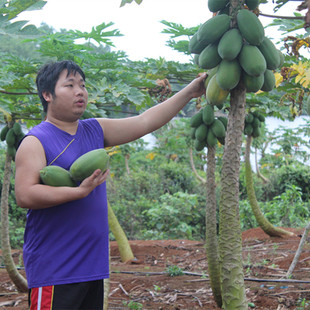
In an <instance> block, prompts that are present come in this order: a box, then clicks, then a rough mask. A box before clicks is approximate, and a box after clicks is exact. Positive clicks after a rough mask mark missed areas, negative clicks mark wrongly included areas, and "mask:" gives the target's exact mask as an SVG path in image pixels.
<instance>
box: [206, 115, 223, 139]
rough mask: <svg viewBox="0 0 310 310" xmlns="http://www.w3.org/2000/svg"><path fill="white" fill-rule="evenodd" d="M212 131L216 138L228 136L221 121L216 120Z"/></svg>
mask: <svg viewBox="0 0 310 310" xmlns="http://www.w3.org/2000/svg"><path fill="white" fill-rule="evenodd" d="M210 129H211V130H212V132H213V134H214V136H215V137H216V138H224V137H225V135H226V130H225V126H224V124H223V123H222V122H221V121H220V120H219V119H215V120H214V122H213V123H212V125H211V127H210Z"/></svg>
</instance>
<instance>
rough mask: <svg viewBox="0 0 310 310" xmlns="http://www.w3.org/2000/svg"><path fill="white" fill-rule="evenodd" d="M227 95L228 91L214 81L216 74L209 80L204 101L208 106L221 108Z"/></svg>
mask: <svg viewBox="0 0 310 310" xmlns="http://www.w3.org/2000/svg"><path fill="white" fill-rule="evenodd" d="M228 95H229V91H228V90H224V89H222V88H221V87H220V86H219V85H218V83H217V79H216V74H215V75H214V76H213V77H212V78H211V80H210V82H209V84H208V87H207V90H206V100H207V102H208V103H209V104H211V105H215V106H217V107H218V108H219V107H222V105H223V103H224V101H225V100H226V98H227V97H228Z"/></svg>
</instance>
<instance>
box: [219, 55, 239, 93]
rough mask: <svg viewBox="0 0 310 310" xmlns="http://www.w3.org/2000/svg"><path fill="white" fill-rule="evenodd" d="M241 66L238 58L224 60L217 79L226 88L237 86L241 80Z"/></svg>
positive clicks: (220, 65)
mask: <svg viewBox="0 0 310 310" xmlns="http://www.w3.org/2000/svg"><path fill="white" fill-rule="evenodd" d="M240 74H241V67H240V65H239V62H238V61H237V60H222V61H221V63H220V64H219V68H218V70H217V73H216V80H217V83H218V84H219V86H220V87H221V88H222V89H224V90H231V89H233V88H235V87H236V86H237V85H238V83H239V81H240Z"/></svg>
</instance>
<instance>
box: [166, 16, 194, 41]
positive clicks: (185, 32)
mask: <svg viewBox="0 0 310 310" xmlns="http://www.w3.org/2000/svg"><path fill="white" fill-rule="evenodd" d="M161 23H162V24H163V25H165V26H167V27H168V28H167V29H164V30H163V31H162V33H166V34H170V37H171V38H177V37H180V36H192V35H193V34H195V33H196V32H197V30H198V26H197V27H190V28H185V27H183V26H182V25H181V24H176V23H172V22H168V21H165V20H162V21H161Z"/></svg>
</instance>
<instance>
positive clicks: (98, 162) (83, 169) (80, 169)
mask: <svg viewBox="0 0 310 310" xmlns="http://www.w3.org/2000/svg"><path fill="white" fill-rule="evenodd" d="M109 159H110V156H109V155H108V153H107V152H106V151H105V149H103V148H100V149H96V150H92V151H89V152H87V153H85V154H83V155H82V156H80V157H79V158H77V159H76V160H75V161H74V162H73V164H72V165H71V167H70V169H69V172H70V174H71V177H72V179H73V180H75V181H83V180H84V179H86V178H87V177H89V176H91V175H92V174H93V172H94V171H95V170H97V169H100V170H101V171H102V172H104V171H106V170H107V169H108V166H109Z"/></svg>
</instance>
